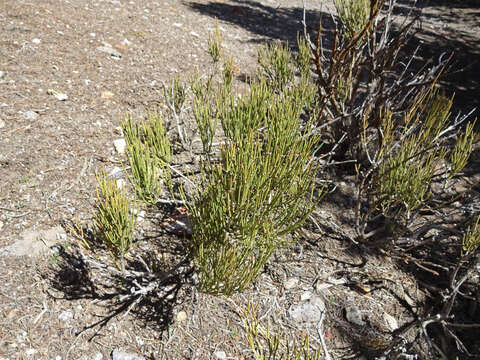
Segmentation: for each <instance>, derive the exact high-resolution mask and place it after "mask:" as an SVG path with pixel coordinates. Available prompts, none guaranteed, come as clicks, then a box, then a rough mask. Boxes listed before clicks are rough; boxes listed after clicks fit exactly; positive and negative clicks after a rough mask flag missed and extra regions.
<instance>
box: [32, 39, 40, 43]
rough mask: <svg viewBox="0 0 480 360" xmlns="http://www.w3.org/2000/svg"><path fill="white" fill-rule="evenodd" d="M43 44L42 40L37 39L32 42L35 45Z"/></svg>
mask: <svg viewBox="0 0 480 360" xmlns="http://www.w3.org/2000/svg"><path fill="white" fill-rule="evenodd" d="M41 42H42V39H38V38H35V39H33V40H32V43H34V44H40V43H41Z"/></svg>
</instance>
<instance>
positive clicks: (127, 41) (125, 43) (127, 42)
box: [122, 38, 132, 46]
mask: <svg viewBox="0 0 480 360" xmlns="http://www.w3.org/2000/svg"><path fill="white" fill-rule="evenodd" d="M122 44H123V45H127V46H130V45H132V42H131V41H130V40H128V39H127V38H125V39H123V41H122Z"/></svg>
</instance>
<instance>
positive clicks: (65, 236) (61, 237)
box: [57, 233, 67, 240]
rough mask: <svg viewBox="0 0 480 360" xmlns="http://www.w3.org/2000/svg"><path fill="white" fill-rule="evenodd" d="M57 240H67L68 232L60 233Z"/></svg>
mask: <svg viewBox="0 0 480 360" xmlns="http://www.w3.org/2000/svg"><path fill="white" fill-rule="evenodd" d="M57 240H67V234H65V233H58V234H57Z"/></svg>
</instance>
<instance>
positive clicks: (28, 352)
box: [25, 348, 37, 356]
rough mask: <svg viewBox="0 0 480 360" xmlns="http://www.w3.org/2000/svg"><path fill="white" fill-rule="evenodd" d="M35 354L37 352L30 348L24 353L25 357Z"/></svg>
mask: <svg viewBox="0 0 480 360" xmlns="http://www.w3.org/2000/svg"><path fill="white" fill-rule="evenodd" d="M36 352H37V350H35V349H32V348H30V349H27V351H25V355H27V356H31V355H33V354H35V353H36Z"/></svg>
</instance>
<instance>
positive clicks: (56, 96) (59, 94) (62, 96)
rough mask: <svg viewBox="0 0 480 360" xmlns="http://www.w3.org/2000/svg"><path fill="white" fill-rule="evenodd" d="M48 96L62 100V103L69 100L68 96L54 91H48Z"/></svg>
mask: <svg viewBox="0 0 480 360" xmlns="http://www.w3.org/2000/svg"><path fill="white" fill-rule="evenodd" d="M47 94H48V95H53V96H54V97H55V99H57V100H60V101H65V100H67V99H68V96H67V94H62V93H59V92H58V91H55V90H53V89H48V90H47Z"/></svg>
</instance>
